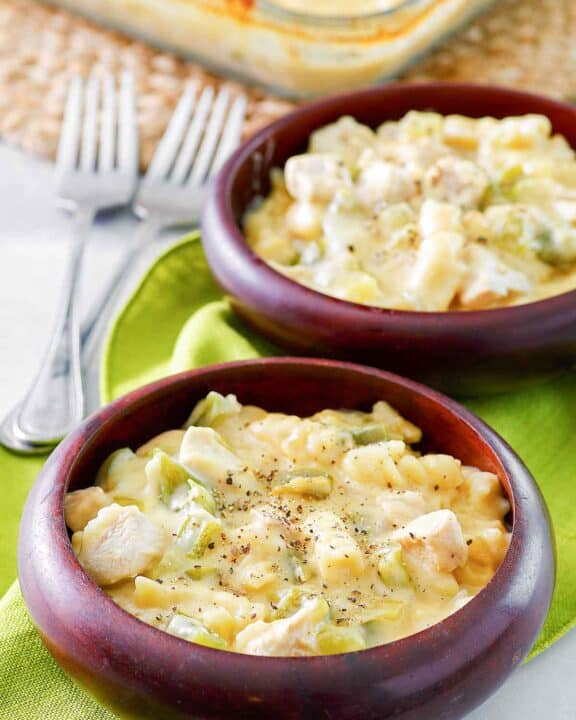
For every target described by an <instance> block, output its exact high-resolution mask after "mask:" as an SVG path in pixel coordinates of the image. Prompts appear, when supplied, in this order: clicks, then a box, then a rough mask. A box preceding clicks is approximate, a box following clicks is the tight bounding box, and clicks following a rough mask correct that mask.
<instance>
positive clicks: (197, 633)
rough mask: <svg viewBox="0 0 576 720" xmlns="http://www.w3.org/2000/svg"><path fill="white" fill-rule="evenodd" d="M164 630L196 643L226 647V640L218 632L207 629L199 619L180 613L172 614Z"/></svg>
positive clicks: (219, 647) (217, 647)
mask: <svg viewBox="0 0 576 720" xmlns="http://www.w3.org/2000/svg"><path fill="white" fill-rule="evenodd" d="M166 632H169V633H170V635H175V636H176V637H179V638H182V639H183V640H188V641H189V642H193V643H196V644H197V645H205V646H206V647H211V648H216V649H217V650H225V649H226V648H227V644H226V641H225V640H224V638H223V637H221V636H220V635H218V633H215V632H214V631H212V630H209V629H208V628H207V627H206V626H205V625H203V624H202V623H201V622H200V621H199V620H196V619H194V618H191V617H188V615H184V614H182V613H176V614H175V615H173V616H172V618H171V619H170V622H169V623H168V624H167V625H166Z"/></svg>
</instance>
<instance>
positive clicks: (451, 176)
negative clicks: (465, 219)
mask: <svg viewBox="0 0 576 720" xmlns="http://www.w3.org/2000/svg"><path fill="white" fill-rule="evenodd" d="M487 187H488V177H487V176H486V173H485V172H484V171H483V170H482V168H480V167H479V166H478V165H477V164H476V163H473V162H469V161H468V160H462V159H460V158H457V157H453V156H448V157H444V158H442V159H441V160H438V162H437V163H436V164H435V165H433V166H432V167H431V168H430V169H429V170H428V171H427V173H426V175H425V176H424V194H425V196H426V197H427V198H431V199H433V200H437V201H439V202H447V203H448V202H449V203H454V204H456V205H459V206H460V207H462V208H475V207H477V206H478V203H479V202H480V200H481V199H482V197H483V195H484V193H485V192H486V188H487Z"/></svg>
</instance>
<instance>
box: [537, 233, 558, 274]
mask: <svg viewBox="0 0 576 720" xmlns="http://www.w3.org/2000/svg"><path fill="white" fill-rule="evenodd" d="M533 246H534V252H535V253H536V255H537V256H538V258H539V259H540V260H542V262H545V263H547V264H548V265H562V264H563V263H565V262H566V259H565V258H564V257H563V256H562V253H561V252H560V251H559V249H558V247H557V245H556V244H555V242H554V236H553V234H552V232H551V231H550V230H542V231H541V232H539V233H538V234H537V235H536V236H535V237H534V243H533Z"/></svg>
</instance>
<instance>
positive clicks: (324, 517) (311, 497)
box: [65, 393, 510, 656]
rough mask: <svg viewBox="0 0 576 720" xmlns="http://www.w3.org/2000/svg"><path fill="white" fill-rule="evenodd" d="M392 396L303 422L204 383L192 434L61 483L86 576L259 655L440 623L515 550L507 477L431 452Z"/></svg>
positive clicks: (215, 640) (114, 593) (144, 609)
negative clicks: (419, 447)
mask: <svg viewBox="0 0 576 720" xmlns="http://www.w3.org/2000/svg"><path fill="white" fill-rule="evenodd" d="M420 439H421V432H420V430H419V429H418V428H417V427H416V426H414V425H413V424H411V423H410V422H408V421H407V420H405V419H404V418H402V417H401V416H400V415H399V414H398V413H397V412H396V411H395V410H394V409H393V408H392V407H390V406H389V405H388V404H387V403H386V402H378V403H376V404H375V405H374V407H373V408H372V410H371V411H370V412H358V411H336V410H324V411H322V412H319V413H317V414H316V415H313V416H312V417H308V418H300V417H297V416H294V415H283V414H280V413H268V412H266V411H265V410H262V409H260V408H257V407H251V406H242V405H240V404H239V403H238V401H237V399H236V398H235V397H234V396H232V395H229V396H226V397H223V396H221V395H219V394H218V393H210V394H209V395H208V396H207V398H206V399H205V400H203V401H201V402H200V403H199V404H198V405H197V406H196V408H195V409H194V411H193V413H192V415H191V417H190V420H189V422H188V423H187V426H186V428H185V429H177V430H172V431H168V432H165V433H162V434H161V435H159V436H157V437H155V438H153V439H151V440H150V441H149V442H148V443H146V444H145V445H144V446H142V447H140V448H138V449H137V450H136V452H132V450H129V449H127V448H124V449H121V450H119V451H117V452H115V453H114V454H113V455H112V456H111V457H110V458H109V459H108V460H107V461H106V462H105V463H104V465H103V466H102V468H101V469H100V471H99V473H98V477H97V478H96V484H95V485H94V486H92V487H88V488H85V489H82V490H76V491H73V492H71V493H68V495H67V496H66V501H65V516H66V522H67V525H68V527H69V528H70V530H71V531H72V533H73V534H72V546H73V548H74V551H75V553H76V555H77V557H78V559H79V561H80V563H81V564H82V565H83V567H84V568H85V570H86V572H87V573H88V574H89V575H90V576H91V577H92V578H93V579H94V580H95V582H97V583H98V584H99V585H100V586H102V587H104V588H105V590H106V592H107V593H108V594H109V595H110V597H111V598H113V599H114V600H115V601H116V602H117V603H118V604H119V605H120V606H122V607H123V608H124V609H125V610H127V611H128V612H129V613H131V614H133V615H135V616H136V617H138V618H140V619H141V620H143V621H144V622H146V623H149V624H151V625H153V626H155V627H157V628H160V629H162V630H165V631H167V632H169V633H172V634H173V635H176V636H178V637H181V638H184V639H186V640H189V641H191V642H196V643H200V644H203V645H208V646H211V647H216V648H221V649H226V650H232V651H236V652H242V653H248V654H256V655H278V656H297V655H320V654H332V653H339V652H349V651H354V650H360V649H363V648H366V647H372V646H375V645H380V644H383V643H387V642H390V641H393V640H396V639H398V638H401V637H404V636H407V635H410V634H412V633H415V632H417V631H419V630H421V629H423V628H426V627H429V626H430V625H432V624H434V623H437V622H439V621H440V620H442V619H443V618H445V617H446V616H448V615H450V614H451V613H453V612H455V611H456V610H458V609H459V608H460V607H462V606H463V605H464V604H465V603H467V602H468V601H469V600H470V599H471V598H472V597H474V595H476V594H477V593H478V592H479V591H480V590H481V589H482V588H483V587H484V586H485V585H486V584H487V583H488V582H489V581H490V579H491V578H492V576H493V574H494V572H495V571H496V569H497V568H498V566H499V564H500V562H501V561H502V558H503V557H504V555H505V553H506V550H507V548H508V543H509V538H510V534H509V532H508V531H507V529H506V527H505V524H504V517H505V516H506V514H507V513H508V511H509V509H510V507H509V503H508V501H507V500H506V499H505V497H504V495H503V492H502V489H501V486H500V483H499V480H498V478H497V477H496V476H495V475H493V474H491V473H489V472H483V471H481V470H478V469H477V468H474V467H467V466H464V465H462V464H461V462H460V461H459V460H457V459H456V458H454V457H451V456H449V455H442V454H427V455H421V454H419V453H418V452H417V451H416V450H415V449H413V448H412V445H414V444H416V443H417V442H419V440H420Z"/></svg>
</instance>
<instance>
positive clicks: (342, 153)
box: [308, 116, 376, 165]
mask: <svg viewBox="0 0 576 720" xmlns="http://www.w3.org/2000/svg"><path fill="white" fill-rule="evenodd" d="M375 140H376V136H375V134H374V133H373V132H372V130H370V128H369V127H367V126H366V125H362V124H361V123H359V122H357V121H356V120H355V119H354V118H353V117H350V116H344V117H341V118H340V119H339V120H338V121H337V122H335V123H331V124H330V125H326V126H325V127H323V128H320V129H318V130H315V131H314V132H313V133H312V135H311V137H310V145H309V147H308V150H309V152H311V153H335V154H336V155H338V156H339V157H341V158H342V159H343V160H344V162H346V164H347V165H355V164H356V162H357V161H358V158H359V157H360V155H361V154H362V153H363V152H364V151H365V150H366V149H367V148H369V147H371V146H373V145H374V143H375Z"/></svg>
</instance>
